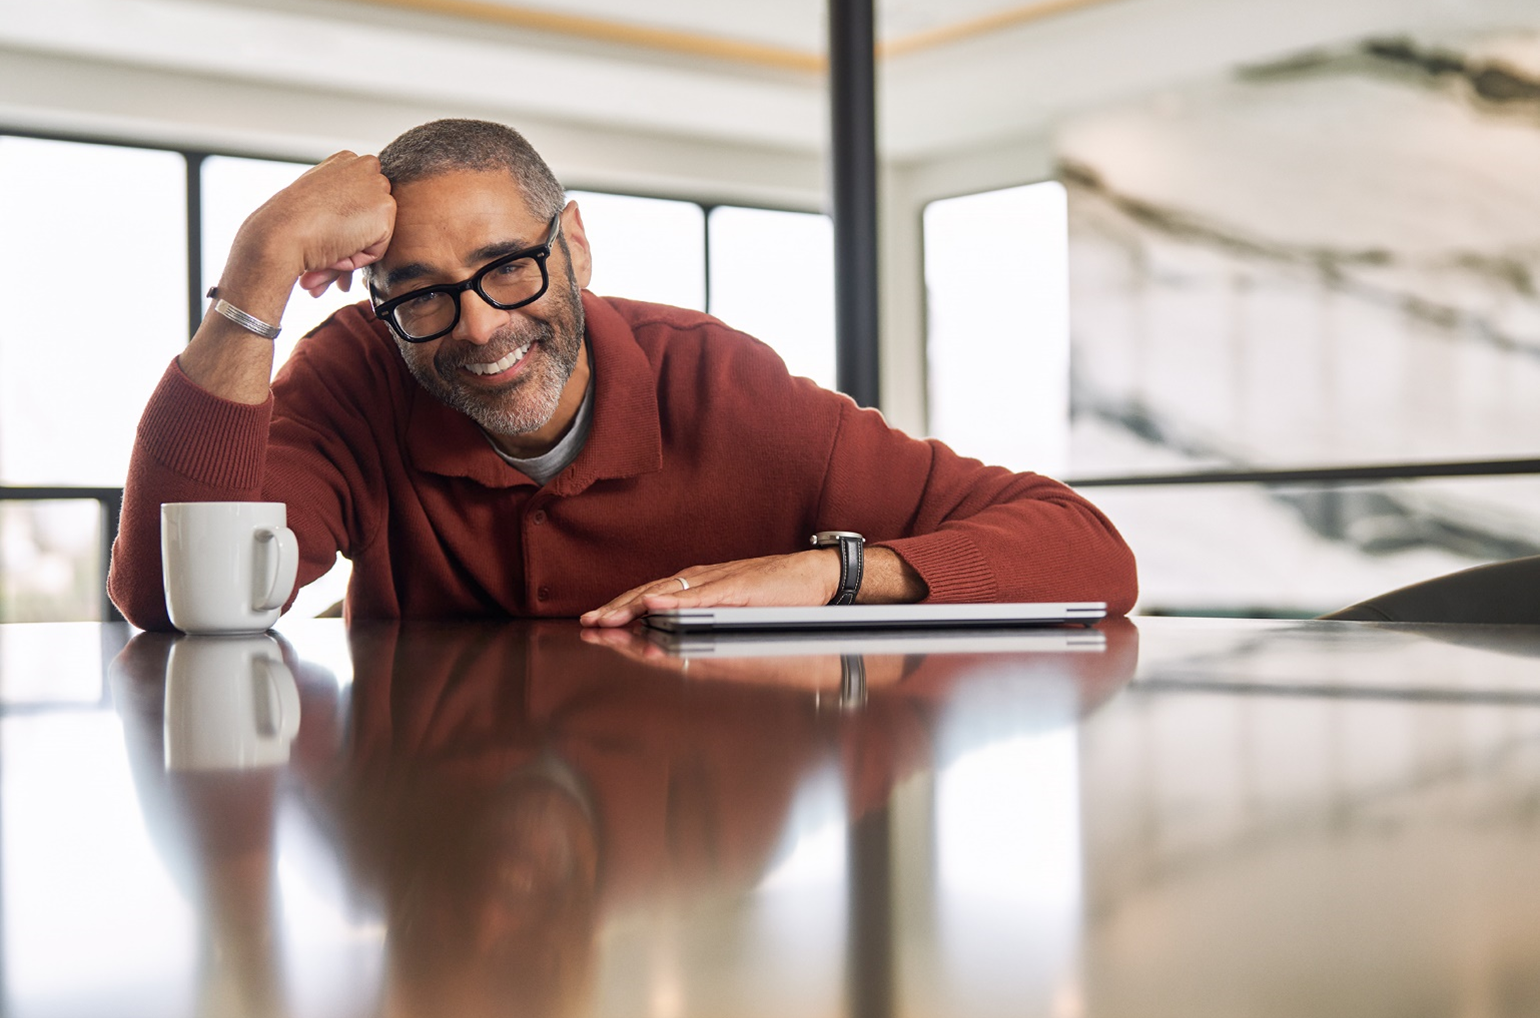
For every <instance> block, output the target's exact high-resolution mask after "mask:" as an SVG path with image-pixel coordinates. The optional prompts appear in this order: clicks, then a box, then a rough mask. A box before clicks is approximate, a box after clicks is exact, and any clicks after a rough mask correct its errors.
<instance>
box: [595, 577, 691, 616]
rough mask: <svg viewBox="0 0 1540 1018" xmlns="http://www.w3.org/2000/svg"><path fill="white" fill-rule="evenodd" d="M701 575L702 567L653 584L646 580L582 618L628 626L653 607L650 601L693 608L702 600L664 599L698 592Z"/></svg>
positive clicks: (660, 606) (670, 606) (655, 581)
mask: <svg viewBox="0 0 1540 1018" xmlns="http://www.w3.org/2000/svg"><path fill="white" fill-rule="evenodd" d="M692 574H693V575H692ZM681 576H682V577H684V578H685V579H686V580H687V581H688V582H689V584H690V589H689V590H688V591H686V590H685V588H684V585H683V584H681V583H680V582H679V579H678V578H679V577H681ZM699 576H700V570H699V569H698V568H695V569H685V570H681V571H680V572H679V573H676V574H675V575H673V576H667V577H664V578H663V579H661V580H653V581H652V582H651V583H644V584H642V585H641V586H640V587H633V588H631V589H630V590H628V591H626V592H625V593H624V594H621V595H620V596H619V597H617V598H615V599H614V600H612V601H610V602H609V603H608V604H606V605H603V606H601V607H599V608H595V609H594V610H593V611H591V612H588V613H587V614H586V615H584V616H582V617H581V618H580V619H579V620H578V621H579V622H581V623H582V624H583V625H585V626H604V627H613V626H624V625H626V624H627V623H630V622H634V621H635V620H637V619H639V618H641V617H642V616H643V615H645V614H647V612H648V611H650V610H653V609H652V607H649V602H650V603H651V605H653V606H656V607H658V608H665V607H666V608H674V607H693V606H694V605H695V604H697V603H699V602H695V601H689V602H678V603H669V604H665V603H664V601H665V600H666V598H667V597H668V595H669V593H670V592H678V593H679V594H697V595H698V592H699V590H700V587H699V586H698V585H697V583H698V582H699V581H698V577H699Z"/></svg>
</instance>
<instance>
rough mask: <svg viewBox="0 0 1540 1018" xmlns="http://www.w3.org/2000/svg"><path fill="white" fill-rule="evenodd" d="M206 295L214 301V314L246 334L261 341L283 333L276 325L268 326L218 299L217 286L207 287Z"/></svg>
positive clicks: (222, 299)
mask: <svg viewBox="0 0 1540 1018" xmlns="http://www.w3.org/2000/svg"><path fill="white" fill-rule="evenodd" d="M208 295H209V296H210V297H212V298H213V299H214V312H215V313H216V314H221V315H224V316H225V317H226V318H228V319H230V321H232V322H234V323H235V324H236V325H239V326H240V327H241V328H243V329H245V330H246V331H247V332H255V333H256V334H257V335H259V336H261V337H262V338H263V339H277V338H278V334H279V333H280V332H282V331H283V330H282V329H280V328H279V327H278V326H276V325H269V324H267V323H266V322H264V321H263V320H262V319H260V318H257V317H255V316H254V315H248V314H247V313H246V312H244V311H242V310H241V309H240V308H238V307H236V306H235V305H234V304H231V303H230V302H229V301H227V300H225V299H224V298H222V297H220V296H219V287H217V286H211V287H209V293H208Z"/></svg>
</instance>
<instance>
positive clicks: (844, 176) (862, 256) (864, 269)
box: [829, 0, 879, 406]
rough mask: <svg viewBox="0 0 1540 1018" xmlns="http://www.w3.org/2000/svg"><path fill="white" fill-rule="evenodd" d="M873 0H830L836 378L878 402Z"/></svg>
mask: <svg viewBox="0 0 1540 1018" xmlns="http://www.w3.org/2000/svg"><path fill="white" fill-rule="evenodd" d="M872 6H873V2H872V0H829V103H830V112H831V114H832V115H831V116H830V118H829V121H830V124H831V125H832V127H833V139H832V142H833V144H832V145H831V146H830V151H831V152H832V154H833V160H834V346H835V365H836V384H837V385H838V386H839V388H840V390H841V391H842V392H845V393H848V394H849V395H850V396H851V398H853V399H854V400H855V401H856V402H857V403H859V404H861V405H862V406H876V405H877V402H878V399H879V393H878V367H877V76H876V61H875V58H874V56H875V55H874V45H875V38H874V17H873V11H872Z"/></svg>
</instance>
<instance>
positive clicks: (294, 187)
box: [226, 152, 396, 297]
mask: <svg viewBox="0 0 1540 1018" xmlns="http://www.w3.org/2000/svg"><path fill="white" fill-rule="evenodd" d="M395 222H396V202H395V199H394V198H392V197H391V193H390V181H388V180H386V179H385V177H384V176H383V175H382V174H381V173H380V161H379V159H377V158H375V157H374V156H372V155H362V156H360V155H354V154H353V153H352V152H338V153H337V154H336V155H333V156H331V157H329V158H328V159H326V161H324V162H322V163H320V164H318V165H316V166H312V167H311V168H310V169H308V170H306V171H305V172H304V173H303V174H301V175H300V177H299V179H298V180H296V181H294V183H292V184H290V185H289V186H288V187H286V188H284V189H283V190H282V191H279V192H278V193H277V194H275V195H274V196H273V197H272V198H270V199H268V201H267V202H265V203H264V204H263V205H262V207H261V208H259V209H257V211H255V212H253V213H252V214H251V215H250V216H249V217H248V218H247V220H246V222H245V223H243V224H242V225H241V229H240V231H239V232H238V233H237V234H236V239H235V243H234V244H233V245H232V246H231V253H230V260H231V262H232V263H236V264H237V265H238V266H239V267H240V268H242V269H256V270H258V271H262V270H270V271H273V272H274V273H275V274H277V275H279V276H281V277H288V282H289V286H291V287H292V286H293V285H294V280H295V279H296V278H297V279H298V280H299V281H300V284H301V285H302V286H303V287H304V288H305V289H306V290H308V291H310V293H311V295H312V296H316V297H319V296H320V295H321V294H322V293H323V292H324V291H325V290H326V287H327V286H329V285H330V284H331V283H333V282H337V283H338V286H339V287H340V288H341V289H343V290H346V289H348V287H349V285H350V284H351V282H352V274H353V272H354V271H355V270H357V269H361V268H363V267H364V266H366V265H370V264H373V263H374V262H377V261H379V260H380V258H381V257H382V256H383V255H384V254H385V248H386V247H387V246H388V245H389V243H390V234H391V230H392V229H393V228H394V226H395ZM230 268H231V266H229V265H227V266H226V273H227V274H228V272H229V270H230Z"/></svg>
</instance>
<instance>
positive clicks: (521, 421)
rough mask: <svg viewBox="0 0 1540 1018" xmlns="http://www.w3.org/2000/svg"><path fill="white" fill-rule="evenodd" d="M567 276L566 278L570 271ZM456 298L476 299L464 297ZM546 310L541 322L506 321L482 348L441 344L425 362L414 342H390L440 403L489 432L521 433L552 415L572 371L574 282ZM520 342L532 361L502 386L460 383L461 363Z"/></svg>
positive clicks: (576, 342)
mask: <svg viewBox="0 0 1540 1018" xmlns="http://www.w3.org/2000/svg"><path fill="white" fill-rule="evenodd" d="M568 273H569V276H570V273H571V270H570V269H569V270H568ZM460 299H461V300H472V299H479V298H477V297H476V296H475V294H471V293H466V294H462V295H461V298H460ZM552 310H553V314H552V317H551V319H550V320H547V321H543V322H528V321H526V322H524V323H522V326H521V324H520V323H517V322H510V323H509V324H508V326H507V328H505V329H503V330H502V331H500V332H498V333H497V335H496V336H494V337H493V338H492V339H491V341H489V342H488V343H487V344H486V345H485V346H481V347H475V346H471V345H470V344H464V343H455V344H453V345H451V344H443V345H441V346H440V348H439V351H438V354H437V356H435V357H434V358H433V359H432V360H431V361H430V360H428V359H426V358H424V357H422V356H421V355H420V354H418V353H417V351H418V349H419V348H418V347H416V346H415V345H414V344H411V343H405V342H402V341H401V340H400V339H399V338H397V341H396V342H397V345H398V346H399V347H400V348H401V356H402V359H403V360H405V361H406V366H407V368H408V369H409V370H410V371H411V372H412V376H413V377H414V378H416V379H417V382H418V384H419V385H421V386H422V387H423V388H424V389H427V390H428V392H429V393H431V394H432V395H433V396H434V398H436V399H437V400H439V401H440V402H441V403H444V404H445V405H447V406H449V407H450V408H451V409H454V410H458V411H459V412H460V413H462V414H465V415H466V416H467V417H469V418H470V419H471V420H473V421H475V422H476V423H477V424H479V425H481V427H482V429H483V430H484V431H486V432H487V433H489V434H493V435H527V434H529V433H530V432H532V431H538V430H539V429H541V428H543V427H544V426H545V425H546V424H547V423H549V421H550V420H551V418H552V417H553V416H555V414H556V408H557V406H558V405H560V403H561V396H562V392H563V391H564V390H565V389H566V386H567V381H568V379H570V378H571V377H572V372H573V370H574V369H576V367H577V360H578V355H579V353H580V352H581V350H582V345H583V343H582V340H583V330H584V327H585V321H584V317H583V300H582V297H581V296H580V295H579V292H578V288H577V281H576V280H575V279H569V281H568V286H567V287H566V288H563V291H562V292H561V296H560V299H559V303H558V305H557V306H556V307H555V308H553V309H552ZM526 341H528V342H529V344H530V346H529V350H528V351H527V353H526V354H525V356H526V357H529V356H533V357H535V358H536V361H535V362H532V363H530V364H529V365H528V366H527V367H526V369H525V370H524V371H522V372H520V373H519V376H518V377H517V378H515V379H514V380H513V381H512V382H510V383H508V385H506V386H505V387H503V388H501V389H497V390H493V391H490V392H488V391H484V390H477V389H473V388H471V387H469V386H467V385H464V384H462V382H461V379H462V377H463V373H464V369H463V367H462V365H464V364H466V363H468V362H472V361H482V362H485V361H493V360H498V359H500V358H502V357H504V356H506V355H507V354H508V353H509V351H512V350H516V349H518V348H519V347H520V346H522V345H523V344H524V343H525V342H526Z"/></svg>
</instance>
